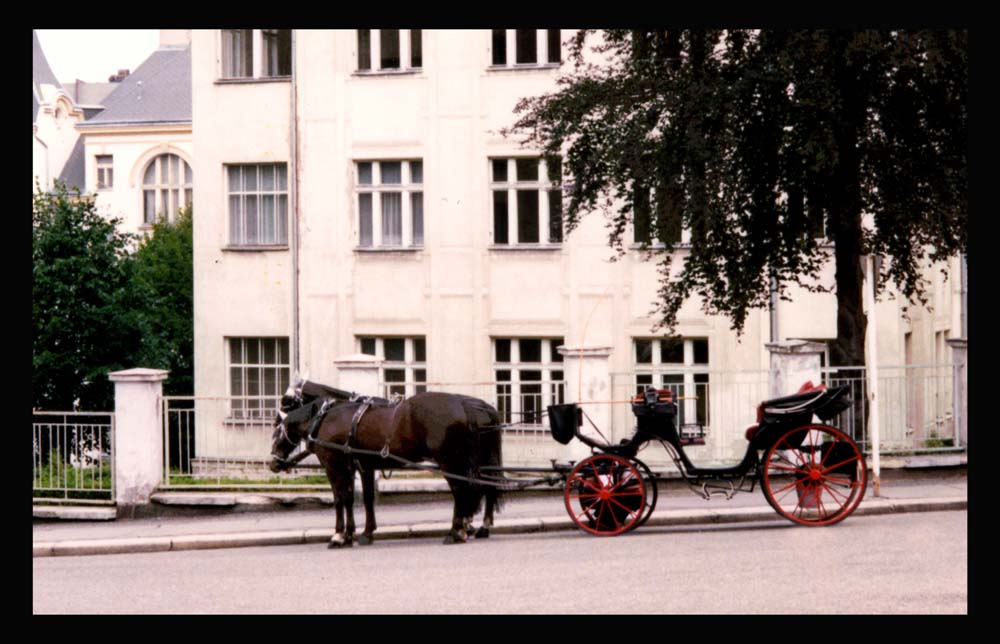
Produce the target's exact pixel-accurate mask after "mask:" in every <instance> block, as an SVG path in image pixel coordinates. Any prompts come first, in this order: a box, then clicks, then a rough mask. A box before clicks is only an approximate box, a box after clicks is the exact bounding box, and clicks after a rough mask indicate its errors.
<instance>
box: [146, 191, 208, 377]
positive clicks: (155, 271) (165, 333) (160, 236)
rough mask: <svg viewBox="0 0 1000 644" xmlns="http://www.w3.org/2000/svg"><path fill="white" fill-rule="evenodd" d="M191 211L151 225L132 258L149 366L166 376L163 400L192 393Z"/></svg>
mask: <svg viewBox="0 0 1000 644" xmlns="http://www.w3.org/2000/svg"><path fill="white" fill-rule="evenodd" d="M193 240H194V238H193V226H192V218H191V207H190V206H188V207H186V208H185V209H183V210H181V211H179V212H178V214H177V221H176V222H168V221H162V220H161V221H160V222H159V223H156V224H155V225H154V226H153V231H152V234H150V236H149V237H147V238H146V239H145V240H144V241H143V242H142V245H141V246H140V247H139V249H138V251H137V252H136V254H135V263H136V267H135V284H134V288H136V289H139V290H140V291H141V292H142V294H143V299H142V304H141V306H142V313H143V315H144V316H145V318H146V322H147V325H148V329H149V336H148V337H147V340H148V342H149V352H148V360H149V361H150V362H149V366H152V367H157V368H161V369H167V370H169V371H170V378H169V379H168V380H167V382H166V384H165V385H164V392H165V393H166V394H168V395H181V394H187V395H190V394H193V393H194V246H193Z"/></svg>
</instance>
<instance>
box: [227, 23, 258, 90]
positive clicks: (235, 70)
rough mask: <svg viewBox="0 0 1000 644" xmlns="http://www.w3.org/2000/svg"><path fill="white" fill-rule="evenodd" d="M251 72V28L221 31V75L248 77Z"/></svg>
mask: <svg viewBox="0 0 1000 644" xmlns="http://www.w3.org/2000/svg"><path fill="white" fill-rule="evenodd" d="M252 73H253V30H251V29H224V30H223V31H222V77H223V78H249V77H250V76H251V75H252Z"/></svg>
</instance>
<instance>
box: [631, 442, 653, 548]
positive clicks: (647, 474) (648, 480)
mask: <svg viewBox="0 0 1000 644" xmlns="http://www.w3.org/2000/svg"><path fill="white" fill-rule="evenodd" d="M632 463H633V464H635V465H637V466H638V467H639V471H640V473H641V474H642V481H643V483H644V484H645V486H646V509H644V510H643V511H642V517H640V518H639V520H638V521H636V522H635V525H633V526H632V527H631V528H629V530H635V529H636V528H638V527H639V526H641V525H642V524H644V523H646V521H647V520H648V519H649V515H651V514H653V510H654V509H655V508H656V499H657V497H658V496H659V490H658V489H657V485H656V477H655V476H654V475H653V472H652V471H650V469H649V468H648V467H646V464H645V463H643V462H642V461H640V460H639V459H633V461H632Z"/></svg>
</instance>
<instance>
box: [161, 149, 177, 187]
mask: <svg viewBox="0 0 1000 644" xmlns="http://www.w3.org/2000/svg"><path fill="white" fill-rule="evenodd" d="M173 156H174V155H172V154H165V155H163V156H161V157H160V183H162V184H168V183H170V161H172V157H173Z"/></svg>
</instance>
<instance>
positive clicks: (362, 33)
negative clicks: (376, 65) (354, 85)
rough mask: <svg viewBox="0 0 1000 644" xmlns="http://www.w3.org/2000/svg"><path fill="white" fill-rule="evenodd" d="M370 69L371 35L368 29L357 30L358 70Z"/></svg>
mask: <svg viewBox="0 0 1000 644" xmlns="http://www.w3.org/2000/svg"><path fill="white" fill-rule="evenodd" d="M371 68H372V34H371V30H370V29H358V69H359V70H366V69H371Z"/></svg>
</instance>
